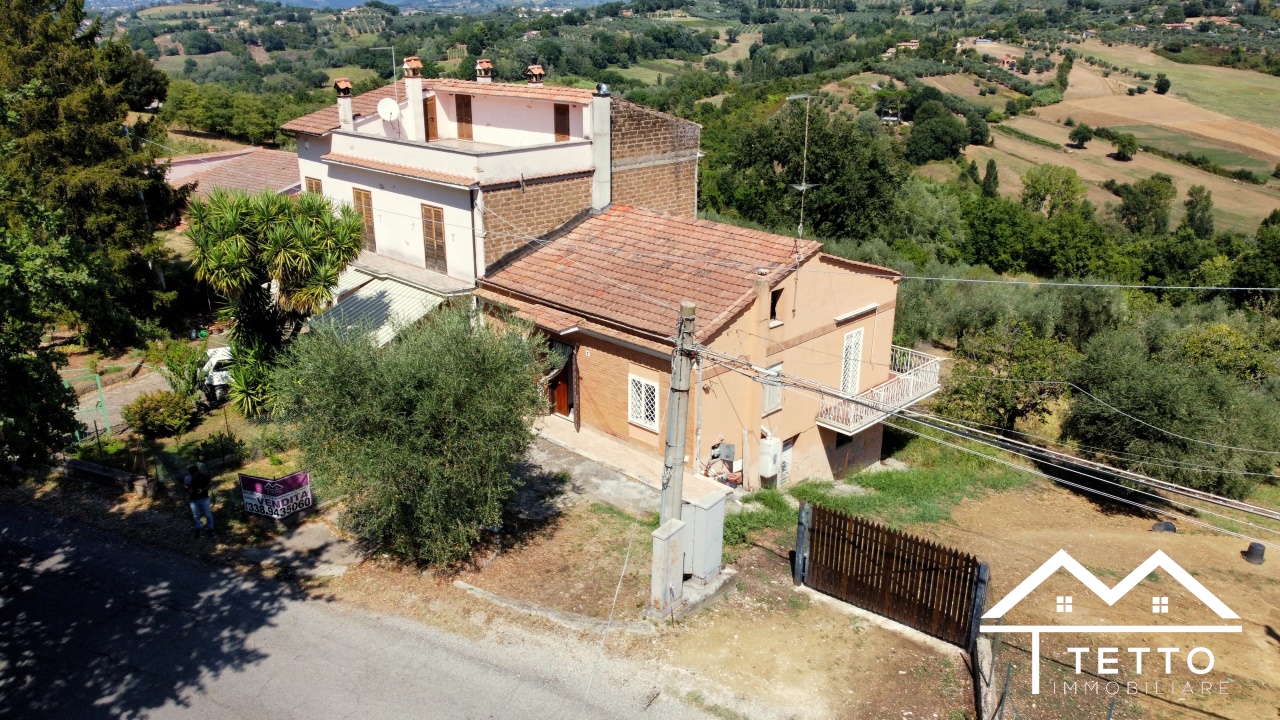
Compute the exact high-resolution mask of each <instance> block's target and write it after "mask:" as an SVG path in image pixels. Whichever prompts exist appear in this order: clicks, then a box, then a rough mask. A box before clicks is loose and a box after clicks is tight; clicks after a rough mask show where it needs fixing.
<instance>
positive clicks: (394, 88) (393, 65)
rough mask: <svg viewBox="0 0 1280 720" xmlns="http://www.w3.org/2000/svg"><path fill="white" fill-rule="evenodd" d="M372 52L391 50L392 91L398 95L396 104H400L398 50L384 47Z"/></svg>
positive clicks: (389, 46)
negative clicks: (397, 78)
mask: <svg viewBox="0 0 1280 720" xmlns="http://www.w3.org/2000/svg"><path fill="white" fill-rule="evenodd" d="M369 49H370V50H390V51H391V90H392V92H394V93H395V94H396V104H397V105H398V104H400V84H399V83H397V82H396V49H395V47H394V46H392V45H383V46H382V47H371V48H369Z"/></svg>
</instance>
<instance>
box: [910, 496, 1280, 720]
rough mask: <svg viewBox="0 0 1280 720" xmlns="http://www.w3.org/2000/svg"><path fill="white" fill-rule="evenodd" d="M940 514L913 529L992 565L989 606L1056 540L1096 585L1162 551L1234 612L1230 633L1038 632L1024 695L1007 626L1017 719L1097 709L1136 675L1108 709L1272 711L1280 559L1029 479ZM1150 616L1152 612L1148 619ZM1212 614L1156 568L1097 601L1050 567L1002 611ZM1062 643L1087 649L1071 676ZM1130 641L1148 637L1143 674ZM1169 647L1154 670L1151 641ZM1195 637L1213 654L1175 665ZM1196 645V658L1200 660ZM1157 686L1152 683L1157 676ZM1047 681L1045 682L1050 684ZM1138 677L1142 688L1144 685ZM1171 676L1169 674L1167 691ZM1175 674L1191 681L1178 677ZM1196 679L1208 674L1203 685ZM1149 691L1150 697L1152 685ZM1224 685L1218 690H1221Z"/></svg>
mask: <svg viewBox="0 0 1280 720" xmlns="http://www.w3.org/2000/svg"><path fill="white" fill-rule="evenodd" d="M953 518H954V519H953V521H952V522H950V523H946V524H938V525H925V526H919V527H916V528H912V530H913V531H914V532H918V533H920V534H922V535H927V536H929V537H934V538H936V539H938V540H939V541H942V542H945V543H947V544H949V545H952V546H954V547H958V548H960V549H963V550H966V551H968V552H972V553H974V554H975V555H977V556H978V557H979V558H981V559H982V560H984V561H986V562H989V563H990V564H991V577H992V581H991V594H990V595H989V596H988V598H989V599H988V602H987V607H988V609H990V608H991V607H992V606H993V605H994V604H995V603H996V602H997V601H999V600H1000V598H1002V597H1004V595H1006V594H1007V593H1008V592H1009V591H1010V590H1012V589H1013V588H1014V587H1015V586H1016V585H1017V584H1018V583H1020V582H1021V581H1022V580H1023V579H1024V578H1025V577H1027V575H1029V574H1030V573H1031V572H1033V571H1034V570H1035V569H1036V568H1038V567H1039V566H1040V565H1041V564H1042V563H1044V562H1045V561H1046V560H1048V559H1049V558H1050V557H1051V556H1052V555H1053V554H1054V553H1056V552H1057V551H1058V550H1066V551H1067V552H1068V553H1069V554H1071V556H1072V557H1074V558H1075V559H1077V560H1078V561H1079V562H1080V563H1082V564H1083V565H1084V566H1085V567H1086V568H1088V569H1089V570H1090V571H1091V572H1093V574H1094V575H1095V576H1097V577H1098V578H1099V579H1100V580H1101V581H1102V582H1103V583H1105V584H1106V585H1107V586H1114V585H1115V584H1116V583H1118V582H1120V580H1121V579H1122V578H1124V577H1126V576H1127V575H1128V574H1129V572H1130V571H1131V570H1133V569H1134V568H1135V567H1137V566H1138V565H1139V564H1141V563H1142V562H1143V561H1144V560H1146V559H1147V558H1148V557H1150V556H1151V554H1152V553H1154V552H1155V551H1156V550H1163V551H1164V552H1165V553H1166V554H1168V555H1169V556H1170V557H1171V558H1172V559H1173V560H1174V561H1175V562H1176V563H1178V564H1179V565H1180V566H1181V567H1183V568H1184V569H1185V570H1186V571H1187V572H1189V573H1190V574H1191V575H1192V576H1193V577H1195V578H1196V579H1197V580H1198V581H1199V582H1201V583H1202V584H1203V585H1204V586H1205V587H1206V588H1208V589H1209V590H1210V591H1211V592H1212V593H1214V594H1215V595H1216V596H1217V597H1218V598H1219V599H1221V600H1222V601H1223V602H1224V603H1225V604H1226V605H1227V606H1228V607H1230V608H1231V609H1232V610H1234V611H1235V612H1236V613H1238V614H1239V615H1240V616H1241V618H1242V620H1239V621H1230V622H1232V623H1240V624H1241V625H1242V626H1243V631H1242V632H1241V633H1239V634H1207V633H1191V634H1175V633H1134V634H1116V633H1091V634H1055V635H1043V636H1042V639H1041V646H1040V653H1041V678H1040V682H1041V694H1040V695H1039V696H1035V697H1033V696H1032V695H1031V694H1030V684H1031V678H1030V665H1029V661H1030V643H1029V636H1028V635H1026V634H1017V635H1008V636H1006V637H1007V638H1008V640H1009V644H1008V645H1007V646H1006V647H1004V648H1003V649H1002V650H1001V654H1000V656H999V660H998V662H999V664H1000V666H1001V670H1002V672H1001V673H1000V674H1001V676H1002V675H1003V670H1004V669H1006V668H1009V667H1010V663H1011V664H1012V681H1011V687H1012V688H1013V689H1014V697H1015V699H1016V702H1017V703H1018V711H1019V714H1020V715H1021V717H1024V718H1055V719H1056V718H1076V717H1080V718H1085V717H1089V718H1102V717H1106V711H1107V705H1108V704H1109V703H1110V700H1111V697H1109V696H1108V695H1107V694H1106V690H1105V686H1106V682H1108V681H1115V682H1118V683H1120V687H1125V685H1124V683H1126V682H1129V681H1135V682H1136V683H1137V687H1138V691H1137V692H1136V693H1135V694H1133V695H1130V694H1128V691H1127V688H1126V690H1125V691H1124V692H1122V693H1121V694H1119V695H1118V697H1119V700H1118V703H1117V715H1116V717H1138V716H1141V717H1146V718H1150V717H1160V718H1175V717H1187V718H1215V717H1217V718H1240V719H1241V720H1246V719H1249V720H1254V719H1257V718H1268V717H1277V713H1278V712H1280V634H1277V633H1280V563H1277V561H1276V560H1274V559H1272V560H1270V561H1269V562H1267V563H1265V564H1263V565H1250V564H1248V563H1245V562H1244V561H1243V560H1242V559H1241V557H1240V551H1241V550H1243V549H1244V546H1245V545H1246V543H1245V542H1244V541H1241V540H1238V539H1236V538H1233V537H1228V536H1224V535H1221V534H1217V533H1210V532H1209V531H1203V530H1198V529H1193V528H1191V527H1179V528H1178V532H1177V533H1174V534H1170V533H1153V532H1151V526H1152V523H1153V522H1154V520H1155V518H1152V517H1143V516H1137V515H1132V514H1128V513H1118V512H1116V511H1115V510H1114V508H1112V507H1102V506H1099V505H1096V504H1095V503H1093V502H1091V501H1090V500H1088V499H1086V498H1084V497H1081V496H1080V495H1077V494H1075V493H1072V492H1069V491H1067V490H1064V489H1061V488H1058V487H1052V486H1049V485H1047V484H1037V485H1034V486H1031V487H1029V488H1027V489H1024V490H1018V491H1013V492H1008V493H1002V494H995V495H988V496H987V497H985V498H983V499H982V500H979V501H976V502H969V501H966V502H965V503H963V504H962V505H961V506H959V507H958V508H957V509H956V511H955V512H954V514H953ZM1066 596H1070V597H1072V599H1073V603H1072V610H1071V615H1070V616H1069V621H1064V620H1063V618H1064V617H1067V616H1065V615H1064V614H1063V613H1059V612H1058V610H1057V604H1058V603H1057V599H1058V598H1059V597H1066ZM1153 598H1166V599H1167V607H1168V611H1167V613H1163V612H1162V613H1161V614H1159V615H1153V613H1152V607H1153ZM1153 618H1154V619H1153ZM1225 622H1227V621H1223V620H1221V619H1219V618H1218V616H1217V615H1216V614H1214V613H1213V612H1211V611H1210V610H1209V609H1208V608H1206V607H1205V606H1204V605H1203V604H1201V603H1200V602H1198V601H1197V600H1196V599H1195V597H1194V596H1193V595H1192V594H1191V593H1190V592H1188V591H1187V590H1186V589H1184V588H1183V587H1182V586H1181V585H1180V584H1179V583H1178V582H1177V581H1176V580H1174V579H1173V578H1172V577H1170V576H1169V575H1168V573H1166V572H1163V571H1156V572H1154V573H1152V574H1151V575H1149V576H1148V577H1147V579H1145V580H1143V581H1141V582H1139V584H1138V585H1137V587H1135V588H1134V589H1133V590H1132V591H1131V592H1129V593H1128V594H1127V595H1126V596H1125V597H1124V598H1122V599H1121V600H1119V601H1118V602H1117V603H1116V604H1115V606H1111V607H1108V606H1107V605H1106V604H1105V603H1104V602H1103V601H1102V600H1100V599H1099V598H1097V597H1096V596H1094V595H1093V594H1092V593H1091V592H1089V591H1088V590H1086V589H1085V588H1084V587H1083V586H1082V585H1081V583H1080V582H1079V581H1077V580H1075V579H1074V578H1073V577H1071V576H1070V575H1068V574H1067V573H1066V572H1065V571H1063V570H1059V571H1058V572H1056V573H1055V574H1054V575H1052V576H1050V577H1049V579H1048V580H1047V581H1046V582H1045V583H1044V584H1043V585H1041V586H1040V588H1039V589H1037V590H1035V591H1033V592H1032V593H1031V594H1030V595H1029V596H1027V598H1026V599H1025V600H1023V601H1022V602H1020V603H1019V604H1018V605H1017V606H1016V607H1015V608H1014V610H1013V611H1011V612H1010V614H1009V615H1008V616H1007V617H1005V618H1004V623H1005V624H1016V625H1053V624H1058V625H1064V624H1070V625H1104V624H1107V625H1117V624H1121V625H1155V624H1158V625H1166V624H1169V625H1175V624H1176V625H1211V624H1222V623H1225ZM1100 646H1101V647H1117V648H1120V650H1119V652H1118V653H1117V655H1116V657H1118V658H1119V662H1118V663H1117V664H1116V665H1115V666H1113V667H1114V668H1115V669H1118V670H1119V672H1118V673H1117V674H1115V675H1110V674H1104V675H1099V674H1098V672H1097V671H1098V667H1097V652H1096V648H1098V647H1100ZM1068 647H1088V648H1094V649H1095V650H1094V651H1093V652H1091V653H1090V654H1087V655H1084V656H1083V658H1084V659H1083V660H1082V671H1084V672H1083V673H1082V674H1081V675H1076V674H1075V656H1074V655H1073V654H1072V653H1069V652H1067V650H1066V648H1068ZM1129 647H1149V648H1152V653H1151V654H1150V655H1148V656H1147V658H1146V663H1145V667H1144V668H1143V670H1144V671H1143V673H1141V674H1139V673H1137V672H1136V667H1135V664H1134V662H1133V659H1132V658H1133V656H1132V654H1130V653H1129V652H1128V651H1127V648H1129ZM1159 647H1174V648H1180V650H1181V652H1180V654H1177V655H1173V656H1172V658H1173V659H1172V664H1171V668H1172V673H1170V674H1168V675H1166V674H1165V673H1164V666H1163V665H1164V658H1163V657H1162V656H1160V655H1157V654H1155V648H1159ZM1195 647H1206V648H1208V649H1209V650H1210V651H1211V652H1212V653H1213V655H1214V658H1215V662H1214V665H1213V669H1212V670H1211V671H1210V672H1208V673H1206V674H1204V675H1199V674H1195V673H1193V672H1191V671H1189V670H1188V668H1187V665H1186V658H1187V654H1188V653H1189V652H1190V651H1191V650H1192V649H1193V648H1195ZM1205 659H1206V658H1205V656H1204V655H1203V654H1200V655H1198V656H1197V658H1196V663H1197V665H1199V666H1200V667H1201V668H1203V666H1204V661H1205ZM1064 681H1065V682H1067V683H1072V682H1077V681H1079V682H1080V683H1081V684H1082V685H1083V683H1085V682H1097V681H1101V686H1100V687H1101V688H1102V689H1101V690H1100V691H1099V693H1100V694H1098V693H1090V694H1085V693H1084V691H1083V690H1081V691H1080V692H1079V693H1078V694H1068V695H1065V696H1064V695H1063V694H1062V691H1061V690H1059V691H1058V693H1057V694H1054V689H1055V688H1058V687H1059V686H1061V684H1062V683H1063V682H1064ZM1157 681H1159V682H1160V683H1161V684H1160V685H1159V686H1156V684H1155V683H1156V682H1157ZM1055 683H1056V685H1055ZM1144 683H1148V685H1146V686H1145V687H1147V688H1150V689H1151V690H1152V691H1151V692H1148V691H1144V690H1143V688H1144ZM1170 683H1172V684H1173V687H1172V692H1170ZM1185 683H1191V685H1190V686H1189V691H1187V692H1184V690H1188V687H1187V686H1185V685H1184V684H1185ZM1201 683H1209V684H1211V686H1212V692H1211V693H1207V692H1205V691H1204V688H1203V687H1202V685H1201ZM1156 689H1158V690H1159V693H1160V694H1159V695H1157V694H1156V693H1155V692H1154V690H1156ZM1224 692H1225V694H1222V693H1224Z"/></svg>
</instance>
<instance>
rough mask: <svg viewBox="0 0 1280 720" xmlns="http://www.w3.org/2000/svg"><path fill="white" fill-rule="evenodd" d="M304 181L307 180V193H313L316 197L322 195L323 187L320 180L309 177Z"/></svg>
mask: <svg viewBox="0 0 1280 720" xmlns="http://www.w3.org/2000/svg"><path fill="white" fill-rule="evenodd" d="M306 180H307V192H309V193H315V194H317V195H323V194H324V186H323V185H321V184H320V180H319V179H318V178H313V177H309V178H307V179H306Z"/></svg>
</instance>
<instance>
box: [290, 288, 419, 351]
mask: <svg viewBox="0 0 1280 720" xmlns="http://www.w3.org/2000/svg"><path fill="white" fill-rule="evenodd" d="M442 302H444V298H443V297H441V296H439V295H433V294H432V293H429V292H426V291H425V290H419V289H418V288H414V287H410V286H408V285H405V284H404V283H399V282H396V281H395V280H387V279H376V280H373V281H372V282H370V283H368V284H366V285H364V286H363V287H361V288H360V289H359V290H356V291H355V292H354V293H352V294H351V296H350V297H348V298H347V299H345V300H343V301H342V302H340V303H338V304H337V305H335V306H333V307H332V308H330V309H329V310H328V311H326V312H324V313H323V314H321V315H318V316H316V318H315V320H313V322H333V323H337V324H338V326H339V327H343V328H364V329H367V330H368V331H369V334H370V336H372V337H373V339H374V341H376V342H377V343H378V347H382V346H383V345H386V344H387V343H389V342H391V341H392V339H394V338H395V336H396V331H397V330H399V329H400V328H402V327H405V326H406V325H410V324H412V323H414V322H417V321H418V320H419V319H420V318H421V317H422V316H423V315H426V314H427V313H428V312H430V311H431V310H433V309H434V308H435V307H436V306H438V305H439V304H440V303H442Z"/></svg>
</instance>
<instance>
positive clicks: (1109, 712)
mask: <svg viewBox="0 0 1280 720" xmlns="http://www.w3.org/2000/svg"><path fill="white" fill-rule="evenodd" d="M1118 699H1119V698H1111V707H1109V708H1107V720H1111V715H1112V714H1113V713H1114V712H1115V711H1116V700H1118Z"/></svg>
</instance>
